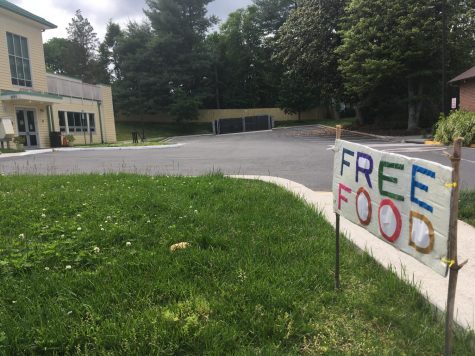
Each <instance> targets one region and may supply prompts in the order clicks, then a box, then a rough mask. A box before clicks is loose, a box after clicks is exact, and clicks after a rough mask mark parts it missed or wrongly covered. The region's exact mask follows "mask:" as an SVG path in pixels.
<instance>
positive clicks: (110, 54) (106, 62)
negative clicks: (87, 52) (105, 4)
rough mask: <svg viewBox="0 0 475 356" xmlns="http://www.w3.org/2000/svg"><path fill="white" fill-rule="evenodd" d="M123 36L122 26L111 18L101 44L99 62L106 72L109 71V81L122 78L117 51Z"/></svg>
mask: <svg viewBox="0 0 475 356" xmlns="http://www.w3.org/2000/svg"><path fill="white" fill-rule="evenodd" d="M122 37H123V33H122V30H121V28H120V26H119V25H118V24H116V23H113V22H112V21H111V20H109V22H108V24H107V30H106V35H105V37H104V41H103V42H102V43H101V44H100V46H99V63H100V65H101V67H102V68H103V71H104V73H107V80H108V82H113V81H116V80H120V79H121V78H122V74H121V69H120V58H119V52H118V51H117V48H118V46H119V41H120V39H121V38H122Z"/></svg>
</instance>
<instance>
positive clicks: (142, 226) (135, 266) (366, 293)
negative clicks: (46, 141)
mask: <svg viewBox="0 0 475 356" xmlns="http://www.w3.org/2000/svg"><path fill="white" fill-rule="evenodd" d="M0 187H1V189H0V202H1V204H2V207H3V209H2V219H1V220H0V353H6V354H21V353H31V354H36V353H51V354H54V353H58V354H64V353H80V354H83V353H98V354H106V353H109V354H115V353H119V354H203V353H213V354H234V353H237V354H258V353H263V354H295V353H298V352H304V353H309V354H316V353H330V354H340V353H352V354H394V353H395V354H402V353H406V354H417V355H424V354H427V355H432V354H438V353H441V351H442V348H443V324H442V322H441V320H440V319H439V318H435V317H434V316H435V314H434V312H433V309H432V308H431V306H430V305H429V304H428V303H427V302H426V300H425V299H424V298H423V297H422V296H421V295H420V294H419V293H418V292H417V291H416V289H415V288H414V287H411V286H409V285H407V284H405V283H403V282H401V281H400V280H399V279H398V278H397V276H396V275H395V274H394V273H392V272H389V271H386V270H384V269H383V268H382V267H381V266H379V265H378V264H377V263H376V262H375V261H374V260H373V259H372V258H371V257H370V256H368V255H367V254H365V253H361V251H358V250H356V249H355V248H354V247H353V246H352V245H351V244H350V243H349V242H347V241H346V240H344V241H342V271H341V273H342V283H343V289H342V291H341V292H336V291H334V289H333V265H334V240H333V237H334V230H333V229H332V228H331V226H330V225H329V224H328V223H327V222H326V221H325V220H324V219H323V217H322V216H320V215H318V214H316V213H315V211H314V210H313V209H312V208H310V207H309V206H307V205H306V204H304V203H302V202H301V201H300V200H299V199H297V198H295V197H294V196H293V195H291V194H290V193H288V192H286V191H284V190H282V189H281V188H278V187H276V186H274V185H270V184H265V183H262V182H254V181H240V180H232V179H227V178H223V177H221V176H219V175H213V176H207V177H200V178H182V177H146V176H136V175H124V174H120V175H103V176H97V175H82V176H62V177H53V176H49V177H37V176H15V177H0ZM185 242H186V243H188V244H189V245H188V246H187V248H186V249H176V250H175V251H174V252H171V251H170V247H171V246H173V245H174V244H177V243H185ZM470 337H471V336H470V335H465V334H459V335H457V343H456V350H455V352H456V353H457V354H470V353H473V352H474V348H473V344H470V342H472V343H473V339H470ZM471 340H472V341H471Z"/></svg>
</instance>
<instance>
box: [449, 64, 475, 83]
mask: <svg viewBox="0 0 475 356" xmlns="http://www.w3.org/2000/svg"><path fill="white" fill-rule="evenodd" d="M472 78H475V67H472V68H470V69H469V70H467V71H466V72H463V73H462V74H460V75H458V76H456V77H455V78H454V79H452V80H451V81H449V83H456V82H460V81H462V80H467V79H472Z"/></svg>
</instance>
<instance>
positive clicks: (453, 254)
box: [445, 138, 463, 356]
mask: <svg viewBox="0 0 475 356" xmlns="http://www.w3.org/2000/svg"><path fill="white" fill-rule="evenodd" d="M462 142H463V139H462V138H457V139H456V140H455V141H454V153H453V155H452V156H451V157H450V160H451V161H452V167H453V172H452V183H453V184H454V188H453V191H452V199H451V202H450V225H449V251H448V260H449V261H450V264H451V266H450V276H449V290H448V295H447V310H446V317H445V355H446V356H450V355H452V350H453V342H454V306H455V291H456V289H457V278H458V272H459V270H460V268H462V266H461V265H459V264H458V261H457V220H458V212H459V197H460V184H459V180H460V179H459V178H460V159H461V156H462Z"/></svg>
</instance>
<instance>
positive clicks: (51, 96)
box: [0, 0, 63, 100]
mask: <svg viewBox="0 0 475 356" xmlns="http://www.w3.org/2000/svg"><path fill="white" fill-rule="evenodd" d="M0 1H2V0H0ZM1 95H30V96H36V97H39V98H45V99H58V100H62V99H63V97H62V96H60V95H54V94H46V93H38V92H34V91H13V90H0V96H1Z"/></svg>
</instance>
